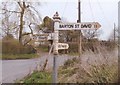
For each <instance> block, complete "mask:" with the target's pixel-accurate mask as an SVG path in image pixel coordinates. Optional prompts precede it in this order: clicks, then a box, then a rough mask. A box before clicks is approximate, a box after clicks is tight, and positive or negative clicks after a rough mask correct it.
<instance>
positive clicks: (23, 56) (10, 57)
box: [2, 54, 39, 60]
mask: <svg viewBox="0 0 120 85" xmlns="http://www.w3.org/2000/svg"><path fill="white" fill-rule="evenodd" d="M37 57H39V55H38V54H15V55H14V54H2V60H15V59H31V58H37Z"/></svg>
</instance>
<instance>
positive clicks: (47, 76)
mask: <svg viewBox="0 0 120 85" xmlns="http://www.w3.org/2000/svg"><path fill="white" fill-rule="evenodd" d="M16 82H17V83H52V76H51V73H50V72H37V71H35V72H33V73H32V74H31V75H28V76H26V77H25V78H24V79H22V80H20V81H16Z"/></svg>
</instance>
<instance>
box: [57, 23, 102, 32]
mask: <svg viewBox="0 0 120 85" xmlns="http://www.w3.org/2000/svg"><path fill="white" fill-rule="evenodd" d="M100 27H101V25H100V24H99V23H98V22H82V23H59V28H56V29H57V30H84V29H98V28H100Z"/></svg>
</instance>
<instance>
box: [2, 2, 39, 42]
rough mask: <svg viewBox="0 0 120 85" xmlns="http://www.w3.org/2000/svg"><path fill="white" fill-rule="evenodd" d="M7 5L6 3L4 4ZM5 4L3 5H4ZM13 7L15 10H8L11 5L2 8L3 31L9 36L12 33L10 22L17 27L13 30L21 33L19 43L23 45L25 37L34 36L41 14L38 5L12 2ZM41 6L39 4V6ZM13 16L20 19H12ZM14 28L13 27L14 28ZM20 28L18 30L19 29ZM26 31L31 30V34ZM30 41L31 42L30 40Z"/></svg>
mask: <svg viewBox="0 0 120 85" xmlns="http://www.w3.org/2000/svg"><path fill="white" fill-rule="evenodd" d="M4 3H6V2H4ZM4 3H3V4H4ZM12 5H13V6H14V7H13V8H14V9H7V7H10V5H4V7H3V8H2V11H3V13H2V15H4V16H5V17H4V19H3V20H2V21H3V23H2V24H3V26H4V27H2V28H3V31H4V32H6V33H7V34H8V33H9V32H10V29H11V28H10V25H11V23H10V20H11V21H12V23H13V24H14V25H15V26H14V28H12V29H11V30H12V31H13V29H15V30H17V31H18V32H19V33H18V34H19V35H18V36H19V42H20V43H21V44H22V40H23V39H22V38H23V37H24V36H25V35H29V34H33V33H34V32H33V31H34V29H35V25H38V24H40V21H41V17H40V14H39V12H38V11H37V10H36V9H35V6H37V5H36V3H30V2H22V1H19V2H12ZM39 5H40V4H38V6H39ZM15 8H16V9H15ZM11 14H14V17H18V19H17V20H16V21H15V20H13V19H11V18H10V16H11ZM12 27H13V26H12ZM17 28H18V29H17ZM25 29H27V30H28V29H29V32H26V31H25ZM29 41H30V40H29Z"/></svg>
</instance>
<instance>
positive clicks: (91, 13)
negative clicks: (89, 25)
mask: <svg viewBox="0 0 120 85" xmlns="http://www.w3.org/2000/svg"><path fill="white" fill-rule="evenodd" d="M89 7H90V10H91V15H92V20H93V21H94V22H95V18H94V13H93V9H92V6H91V0H89Z"/></svg>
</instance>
